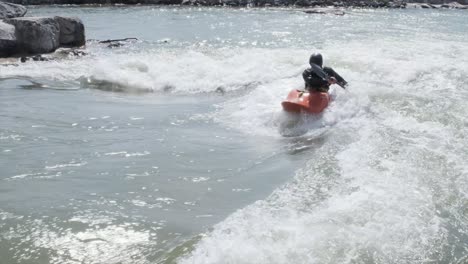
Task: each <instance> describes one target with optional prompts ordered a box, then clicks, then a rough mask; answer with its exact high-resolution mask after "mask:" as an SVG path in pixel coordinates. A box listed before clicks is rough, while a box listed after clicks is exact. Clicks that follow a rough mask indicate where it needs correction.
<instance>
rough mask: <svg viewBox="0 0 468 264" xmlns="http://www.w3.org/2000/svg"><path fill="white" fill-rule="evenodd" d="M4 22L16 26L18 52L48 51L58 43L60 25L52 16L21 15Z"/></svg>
mask: <svg viewBox="0 0 468 264" xmlns="http://www.w3.org/2000/svg"><path fill="white" fill-rule="evenodd" d="M6 22H7V23H9V24H12V25H13V26H15V28H16V30H15V31H16V39H17V41H18V53H25V54H27V53H48V52H52V51H55V50H56V49H57V48H58V47H59V45H60V42H59V37H60V26H59V23H58V22H57V20H55V19H54V18H53V17H21V18H12V19H8V20H6Z"/></svg>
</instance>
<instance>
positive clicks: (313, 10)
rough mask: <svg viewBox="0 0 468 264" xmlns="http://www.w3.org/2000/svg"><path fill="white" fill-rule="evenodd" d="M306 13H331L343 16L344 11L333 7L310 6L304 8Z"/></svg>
mask: <svg viewBox="0 0 468 264" xmlns="http://www.w3.org/2000/svg"><path fill="white" fill-rule="evenodd" d="M304 13H306V14H331V15H337V16H344V14H345V12H343V11H342V10H339V9H335V8H311V9H307V10H304Z"/></svg>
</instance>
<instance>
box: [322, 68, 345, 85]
mask: <svg viewBox="0 0 468 264" xmlns="http://www.w3.org/2000/svg"><path fill="white" fill-rule="evenodd" d="M323 71H324V72H326V73H327V74H328V76H331V77H332V78H334V79H335V82H334V83H336V84H338V85H339V86H341V87H342V88H343V89H344V88H345V87H346V85H348V82H347V81H345V79H343V77H341V76H340V75H339V74H338V73H337V72H335V71H334V70H333V69H332V68H330V67H323Z"/></svg>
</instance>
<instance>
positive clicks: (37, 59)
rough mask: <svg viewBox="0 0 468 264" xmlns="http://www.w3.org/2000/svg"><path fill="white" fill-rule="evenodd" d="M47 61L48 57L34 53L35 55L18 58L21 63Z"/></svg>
mask: <svg viewBox="0 0 468 264" xmlns="http://www.w3.org/2000/svg"><path fill="white" fill-rule="evenodd" d="M31 60H32V61H48V60H49V59H47V58H46V57H44V56H42V55H36V56H31V57H21V58H20V61H21V62H22V63H25V62H27V61H31Z"/></svg>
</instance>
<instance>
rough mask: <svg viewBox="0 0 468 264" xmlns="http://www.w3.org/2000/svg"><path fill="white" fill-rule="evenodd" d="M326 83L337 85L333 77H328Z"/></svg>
mask: <svg viewBox="0 0 468 264" xmlns="http://www.w3.org/2000/svg"><path fill="white" fill-rule="evenodd" d="M328 83H329V84H335V83H337V81H336V79H335V77H330V78H329V79H328Z"/></svg>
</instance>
